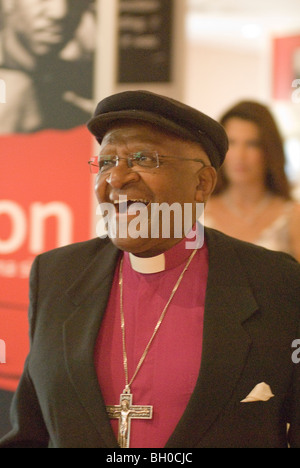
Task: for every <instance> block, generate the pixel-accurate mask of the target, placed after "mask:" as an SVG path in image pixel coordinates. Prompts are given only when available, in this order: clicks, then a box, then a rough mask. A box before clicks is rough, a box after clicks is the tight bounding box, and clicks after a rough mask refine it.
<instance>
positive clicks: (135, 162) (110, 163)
mask: <svg viewBox="0 0 300 468" xmlns="http://www.w3.org/2000/svg"><path fill="white" fill-rule="evenodd" d="M122 159H124V160H125V161H127V166H128V168H129V169H131V168H134V167H137V168H138V169H140V168H142V169H145V170H146V171H147V170H152V169H157V168H159V167H161V166H162V164H163V163H164V161H165V160H167V159H177V160H181V161H194V162H200V163H202V164H203V167H206V166H207V164H205V162H204V161H203V160H202V159H198V158H192V159H187V158H183V157H180V156H164V155H161V154H158V153H157V152H156V151H138V152H137V153H130V154H129V155H128V156H127V157H126V158H121V157H120V156H117V155H115V156H112V155H103V156H94V157H93V158H92V159H91V160H90V161H89V162H88V163H89V166H90V171H91V173H92V174H105V173H109V171H111V170H112V169H113V168H114V167H116V166H118V165H119V161H121V160H122Z"/></svg>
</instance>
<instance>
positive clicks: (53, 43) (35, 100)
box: [0, 0, 96, 135]
mask: <svg viewBox="0 0 300 468" xmlns="http://www.w3.org/2000/svg"><path fill="white" fill-rule="evenodd" d="M0 8H1V10H0V13H1V14H0V17H1V24H0V79H1V80H3V82H4V83H5V85H6V102H5V105H3V104H2V105H1V107H0V134H2V135H5V134H14V133H32V132H36V131H39V130H43V129H48V128H53V129H68V128H73V127H76V126H77V125H82V124H83V123H84V122H85V121H86V120H87V119H88V118H89V117H90V115H91V113H92V91H93V67H94V44H95V31H96V14H95V1H94V0H85V1H82V0H1V2H0Z"/></svg>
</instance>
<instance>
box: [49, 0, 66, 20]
mask: <svg viewBox="0 0 300 468" xmlns="http://www.w3.org/2000/svg"><path fill="white" fill-rule="evenodd" d="M68 12H69V7H68V0H48V2H47V14H48V16H49V17H50V18H51V19H56V20H61V19H64V18H65V17H66V16H67V14H68Z"/></svg>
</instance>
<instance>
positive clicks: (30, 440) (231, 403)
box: [0, 91, 300, 448]
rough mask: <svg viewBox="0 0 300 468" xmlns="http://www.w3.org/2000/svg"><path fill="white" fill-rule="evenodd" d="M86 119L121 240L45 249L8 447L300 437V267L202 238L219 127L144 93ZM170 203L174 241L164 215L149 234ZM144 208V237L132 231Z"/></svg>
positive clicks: (242, 442)
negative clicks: (174, 212) (202, 211)
mask: <svg viewBox="0 0 300 468" xmlns="http://www.w3.org/2000/svg"><path fill="white" fill-rule="evenodd" d="M88 127H89V129H90V131H91V132H92V133H93V134H94V135H95V137H96V138H97V140H98V141H99V143H100V153H99V157H98V158H97V159H96V160H93V161H92V162H91V165H92V167H93V168H94V169H95V171H96V172H97V175H96V179H95V188H96V195H97V198H98V200H99V203H100V204H101V206H102V209H103V207H104V209H103V213H104V211H105V210H106V211H107V212H109V214H108V216H106V221H107V224H108V225H111V224H114V229H113V230H110V226H108V230H109V232H113V233H114V235H112V236H111V239H104V240H103V239H102V240H101V239H95V240H90V241H88V242H85V243H80V244H77V245H72V246H68V247H64V248H62V249H58V250H55V251H52V252H49V253H46V254H43V255H41V256H39V257H38V258H37V259H36V261H35V264H34V266H33V270H32V275H31V295H30V296H31V305H30V312H29V318H30V337H31V350H30V354H29V356H28V359H27V361H26V365H25V369H24V374H23V377H22V379H21V382H20V385H19V389H18V391H17V393H16V396H15V400H14V403H13V407H12V422H13V430H12V432H11V433H10V434H8V435H7V436H6V437H5V438H4V439H3V441H2V443H1V444H0V446H2V447H24V446H25V447H103V448H105V447H106V448H117V447H118V443H117V441H119V445H120V446H121V447H123V448H141V447H143V448H162V447H166V448H179V447H180V448H192V447H197V448H201V447H236V448H239V447H274V448H275V447H287V446H288V445H289V444H290V446H292V447H299V446H300V411H299V402H300V388H299V385H300V380H299V375H300V366H299V364H297V362H299V359H298V355H299V349H298V348H299V338H300V331H299V318H300V310H299V309H300V301H299V290H300V288H299V285H300V267H299V265H298V264H297V262H296V261H294V260H293V259H292V258H291V257H289V256H288V255H286V254H282V253H275V252H271V251H268V250H265V249H262V248H260V247H256V246H253V245H250V244H247V243H243V242H241V241H238V240H234V239H232V238H229V237H227V236H225V235H223V234H222V233H220V232H217V231H214V230H211V229H207V230H206V231H205V236H204V239H202V236H201V232H202V229H201V225H200V224H199V223H197V219H196V218H197V216H196V215H197V209H196V208H197V205H198V204H204V203H205V202H206V200H207V199H208V197H209V195H210V194H211V192H212V191H213V189H214V186H215V182H216V173H217V172H216V171H217V170H218V168H219V167H220V166H221V164H222V162H223V161H224V158H225V154H226V150H227V138H226V135H225V133H224V130H223V128H222V127H221V126H219V124H218V123H216V122H215V121H214V120H212V119H211V118H210V117H208V116H206V115H204V114H203V113H201V112H199V111H197V110H195V109H193V108H190V107H188V106H186V105H184V104H181V103H179V102H177V101H175V100H172V99H169V98H166V97H163V96H159V95H156V94H153V93H149V92H145V91H131V92H124V93H120V94H117V95H114V96H110V97H107V98H106V99H104V100H103V101H101V102H100V103H99V105H98V107H97V109H96V112H95V115H94V117H93V118H92V120H91V121H90V122H89V124H88ZM125 201H126V203H125ZM174 203H175V204H177V205H176V206H180V207H182V213H183V212H184V208H185V207H191V208H192V209H191V210H190V211H189V213H190V215H189V216H188V218H189V219H188V222H187V223H184V222H183V221H184V220H183V219H182V220H180V219H179V220H178V218H177V219H176V218H175V217H173V218H172V219H171V220H170V230H169V235H168V236H166V235H164V226H163V224H164V216H159V217H158V218H157V219H156V223H157V224H158V226H155V229H154V230H153V229H152V228H153V226H152V222H153V217H152V216H151V211H152V208H153V206H154V207H155V206H162V205H163V204H164V205H163V206H172V205H174ZM134 204H137V205H138V207H139V210H140V211H143V212H144V216H145V219H146V225H147V227H148V229H145V230H146V231H148V236H146V235H140V236H138V235H136V234H137V233H138V229H136V230H135V231H134V230H132V229H130V225H132V224H134V222H135V221H136V218H137V217H138V216H139V214H138V210H132V206H133V205H134ZM109 207H112V208H113V209H112V210H109ZM163 214H164V213H163ZM183 218H186V217H185V216H184V215H183ZM178 223H179V224H180V223H181V225H182V226H183V225H185V227H186V229H185V232H186V233H187V236H188V237H190V231H191V230H193V231H194V232H196V237H198V242H196V247H195V245H194V246H193V248H191V245H189V242H191V239H187V238H185V235H184V234H182V236H176V235H175V234H176V233H177V232H178V230H177V228H178V225H177V224H178ZM197 224H198V226H197ZM124 227H125V229H124ZM121 231H122V235H121V234H120V233H121ZM153 232H154V233H155V236H154V235H152V236H151V233H153ZM143 234H145V233H143ZM199 240H200V242H199ZM287 427H289V430H288V431H287Z"/></svg>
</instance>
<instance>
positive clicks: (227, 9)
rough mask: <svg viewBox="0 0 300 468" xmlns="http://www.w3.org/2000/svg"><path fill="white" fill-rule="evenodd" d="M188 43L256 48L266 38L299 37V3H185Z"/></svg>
mask: <svg viewBox="0 0 300 468" xmlns="http://www.w3.org/2000/svg"><path fill="white" fill-rule="evenodd" d="M187 4H188V15H187V34H188V37H189V39H190V40H193V41H201V42H206V43H207V42H210V43H214V44H219V45H222V46H223V47H226V46H230V47H244V48H245V47H246V48H252V49H255V48H258V47H262V46H263V45H264V44H265V43H266V39H267V38H269V37H270V36H274V35H281V34H284V35H286V34H299V33H300V0H187Z"/></svg>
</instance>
